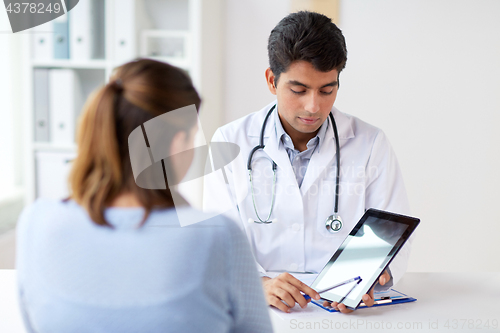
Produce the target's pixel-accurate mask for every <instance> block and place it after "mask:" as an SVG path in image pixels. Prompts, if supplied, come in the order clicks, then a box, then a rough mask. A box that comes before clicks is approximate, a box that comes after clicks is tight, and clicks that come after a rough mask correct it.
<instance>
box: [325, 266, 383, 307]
mask: <svg viewBox="0 0 500 333" xmlns="http://www.w3.org/2000/svg"><path fill="white" fill-rule="evenodd" d="M390 279H391V276H390V275H389V272H387V271H384V273H382V275H380V277H379V278H378V284H380V285H381V286H383V285H384V284H386V283H387V282H389V280H390ZM374 288H375V286H373V288H372V289H370V291H369V292H368V294H364V295H363V297H362V300H363V303H365V305H366V306H368V307H370V306H373V304H375V298H374V297H373V289H374ZM323 306H331V307H332V308H334V309H335V310H339V311H340V312H342V313H351V312H353V311H354V310H351V309H348V308H347V307H346V306H345V305H344V304H343V303H340V304H339V303H337V302H332V303H331V304H329V303H328V302H327V301H325V302H323Z"/></svg>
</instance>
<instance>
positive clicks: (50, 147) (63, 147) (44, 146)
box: [33, 142, 77, 152]
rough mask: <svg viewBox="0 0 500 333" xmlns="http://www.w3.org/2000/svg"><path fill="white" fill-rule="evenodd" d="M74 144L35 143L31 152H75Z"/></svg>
mask: <svg viewBox="0 0 500 333" xmlns="http://www.w3.org/2000/svg"><path fill="white" fill-rule="evenodd" d="M76 148H77V146H76V144H75V143H73V144H60V143H50V142H35V143H34V144H33V150H35V151H38V150H44V151H64V152H76Z"/></svg>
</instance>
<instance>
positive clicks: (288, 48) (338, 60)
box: [267, 11, 347, 85]
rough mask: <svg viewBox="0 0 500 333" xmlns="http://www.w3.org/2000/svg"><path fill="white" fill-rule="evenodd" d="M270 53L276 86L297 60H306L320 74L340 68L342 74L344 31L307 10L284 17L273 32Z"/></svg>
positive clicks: (345, 57) (344, 49) (345, 56)
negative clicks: (282, 75)
mask: <svg viewBox="0 0 500 333" xmlns="http://www.w3.org/2000/svg"><path fill="white" fill-rule="evenodd" d="M267 51H268V56H269V67H270V68H271V70H272V71H273V74H274V75H275V78H276V79H275V85H277V81H278V79H279V77H280V74H281V73H283V72H286V71H287V70H288V68H289V66H290V65H291V64H292V63H293V62H295V61H299V60H304V61H307V62H309V63H311V64H312V65H313V66H314V68H315V69H316V70H318V71H321V72H329V71H331V70H334V69H337V70H338V72H339V74H340V72H341V71H342V70H343V69H344V67H345V64H346V61H347V48H346V44H345V39H344V36H343V35H342V31H341V30H340V29H339V28H338V27H337V26H336V25H335V24H334V23H333V22H332V20H331V19H330V18H328V17H326V16H325V15H322V14H318V13H313V12H308V11H300V12H297V13H292V14H290V15H288V16H287V17H285V18H283V19H282V20H281V21H280V22H279V23H278V25H277V26H276V27H275V28H274V29H273V30H272V31H271V35H270V36H269V41H268V45H267Z"/></svg>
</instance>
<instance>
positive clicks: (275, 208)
mask: <svg viewBox="0 0 500 333" xmlns="http://www.w3.org/2000/svg"><path fill="white" fill-rule="evenodd" d="M268 52H269V63H270V67H269V68H267V69H266V71H265V76H266V83H267V86H268V88H269V91H270V92H271V93H272V94H274V95H276V101H273V102H272V103H270V104H269V105H266V106H265V107H264V108H262V109H261V110H260V111H258V112H255V113H252V114H249V115H247V116H245V117H243V118H241V119H239V120H236V121H234V122H232V123H229V124H227V125H225V126H223V127H221V128H219V129H218V130H217V131H216V133H215V135H214V137H213V139H212V142H232V143H235V144H237V145H238V146H239V147H240V149H241V150H240V154H239V155H238V157H237V158H236V159H235V160H234V161H233V162H232V163H230V164H229V165H227V166H226V167H225V168H224V171H225V175H224V177H223V176H220V177H218V178H215V177H211V178H208V177H207V178H206V181H205V193H204V205H205V208H206V209H210V207H214V208H215V207H217V205H220V202H221V197H220V193H221V189H224V192H225V193H226V194H227V196H228V198H229V200H231V201H232V202H233V206H232V209H231V210H230V211H229V212H227V215H228V216H229V217H231V218H232V219H233V220H235V221H237V222H238V224H239V225H240V227H241V228H242V229H243V230H244V231H245V233H246V235H247V237H248V239H249V241H250V244H251V245H252V249H253V254H254V256H255V259H256V261H257V263H258V268H259V270H260V272H261V276H262V280H263V285H264V289H265V293H266V299H267V302H268V303H269V304H270V305H272V306H275V307H277V308H279V309H281V310H283V311H286V312H288V311H289V309H290V308H291V307H293V306H294V305H295V303H298V304H299V305H300V306H302V307H305V306H306V305H307V301H306V300H305V299H304V297H303V296H302V294H301V293H300V292H301V291H302V292H303V293H305V294H308V295H309V296H311V297H312V298H316V299H318V298H319V295H318V294H317V293H316V291H314V290H312V289H311V288H309V287H308V286H307V285H305V284H303V283H302V282H300V281H299V280H297V279H296V278H294V277H293V276H292V275H291V274H289V272H310V273H319V272H320V271H321V270H322V268H323V267H324V265H325V264H326V263H327V262H328V260H329V259H330V257H331V256H332V255H333V253H334V252H335V251H336V250H337V248H338V247H339V246H340V244H341V243H342V241H343V240H344V239H345V238H346V236H347V235H348V234H349V232H350V231H351V229H352V228H353V227H354V225H355V224H356V223H357V222H358V220H359V219H360V217H361V216H362V215H363V214H364V212H365V210H366V209H368V208H378V209H382V210H388V211H392V212H396V213H400V214H408V213H409V207H408V201H407V196H406V192H405V188H404V184H403V179H402V176H401V172H400V169H399V166H398V162H397V160H396V156H395V155H394V152H393V150H392V148H391V146H390V144H389V142H388V140H387V138H386V136H385V135H384V133H383V132H382V131H381V130H379V129H378V128H376V127H374V126H372V125H369V124H367V123H365V122H363V121H361V120H360V119H358V118H356V117H354V116H351V115H348V114H345V113H342V112H340V111H339V110H338V109H336V108H335V107H334V106H333V104H334V102H335V99H336V97H337V92H338V89H339V74H340V72H341V71H342V69H343V68H344V66H345V63H346V60H347V51H346V45H345V40H344V37H343V35H342V32H341V31H340V30H339V29H338V28H337V26H336V25H335V24H333V23H332V22H331V20H330V19H329V18H327V17H326V16H323V15H321V14H317V13H311V12H299V13H293V14H290V15H288V16H287V17H285V18H284V19H283V20H281V22H279V24H278V25H277V26H276V27H275V28H274V29H273V31H272V32H271V35H270V37H269V44H268ZM330 115H331V116H333V120H334V122H332V119H331V117H330ZM335 125H336V126H335ZM335 127H336V129H335ZM336 132H338V135H337V134H336ZM261 136H262V139H261ZM261 140H262V144H263V145H261ZM336 140H338V144H339V148H340V150H339V152H340V154H338V153H337V148H336V144H337V141H336ZM252 152H253V154H251V153H252ZM250 155H252V156H251V157H250ZM338 156H340V168H338V164H337V163H338V162H339V161H338V160H337V157H338ZM337 170H338V171H339V172H338V176H339V181H338V180H337ZM337 185H338V186H337ZM337 188H338V195H337V196H336V189H337ZM215 193H218V194H217V195H216V194H215ZM336 197H338V206H337V209H336V207H335V206H336V204H335V202H336ZM336 213H337V214H336ZM337 220H338V221H337ZM332 221H333V223H332ZM328 223H330V225H328ZM409 243H410V242H408V243H407V244H408V245H405V246H404V247H403V248H402V249H401V251H400V253H399V254H398V256H397V257H396V258H395V259H394V260H393V263H391V265H390V267H389V270H388V271H386V272H384V274H383V275H382V276H381V278H380V279H379V285H380V286H382V285H385V287H387V286H392V284H393V283H395V282H397V281H398V280H399V279H400V278H401V276H402V275H403V273H404V272H405V270H406V263H407V259H408V255H409V250H410V248H409ZM271 272H283V273H282V274H279V275H278V276H277V277H275V278H270V277H268V275H271ZM380 286H378V287H380ZM363 300H364V302H365V303H366V304H367V305H372V304H373V290H372V291H371V292H370V294H368V295H364V296H363ZM284 302H285V303H286V304H285V303H284ZM332 305H333V306H334V307H338V309H339V310H340V311H341V312H350V310H348V309H346V308H345V306H344V305H343V304H337V303H333V304H332Z"/></svg>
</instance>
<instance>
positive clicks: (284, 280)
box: [262, 273, 320, 312]
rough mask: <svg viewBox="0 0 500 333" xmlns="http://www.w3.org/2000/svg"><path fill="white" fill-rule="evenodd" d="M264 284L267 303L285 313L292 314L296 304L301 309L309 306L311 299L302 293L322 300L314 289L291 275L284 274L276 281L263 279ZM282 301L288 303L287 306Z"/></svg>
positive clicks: (275, 279)
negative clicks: (291, 311) (291, 310)
mask: <svg viewBox="0 0 500 333" xmlns="http://www.w3.org/2000/svg"><path fill="white" fill-rule="evenodd" d="M262 284H263V286H264V293H265V295H266V301H267V303H268V304H269V305H272V306H274V307H276V308H278V309H280V310H281V311H283V312H290V309H291V308H293V307H294V306H295V303H299V305H300V307H301V308H305V307H306V306H307V303H309V302H310V301H311V299H308V300H306V299H305V298H304V295H302V294H301V293H300V292H301V291H302V292H303V293H304V294H306V295H309V296H310V297H311V298H314V299H316V300H318V299H319V298H320V297H319V294H318V293H317V292H316V291H315V290H314V289H311V288H310V287H309V286H308V285H306V284H305V283H304V282H302V281H300V280H297V279H296V278H294V277H293V276H292V275H291V274H289V273H282V274H280V275H278V276H277V277H275V278H274V279H271V278H269V277H263V278H262ZM282 301H284V302H286V304H285V303H283V302H282Z"/></svg>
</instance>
